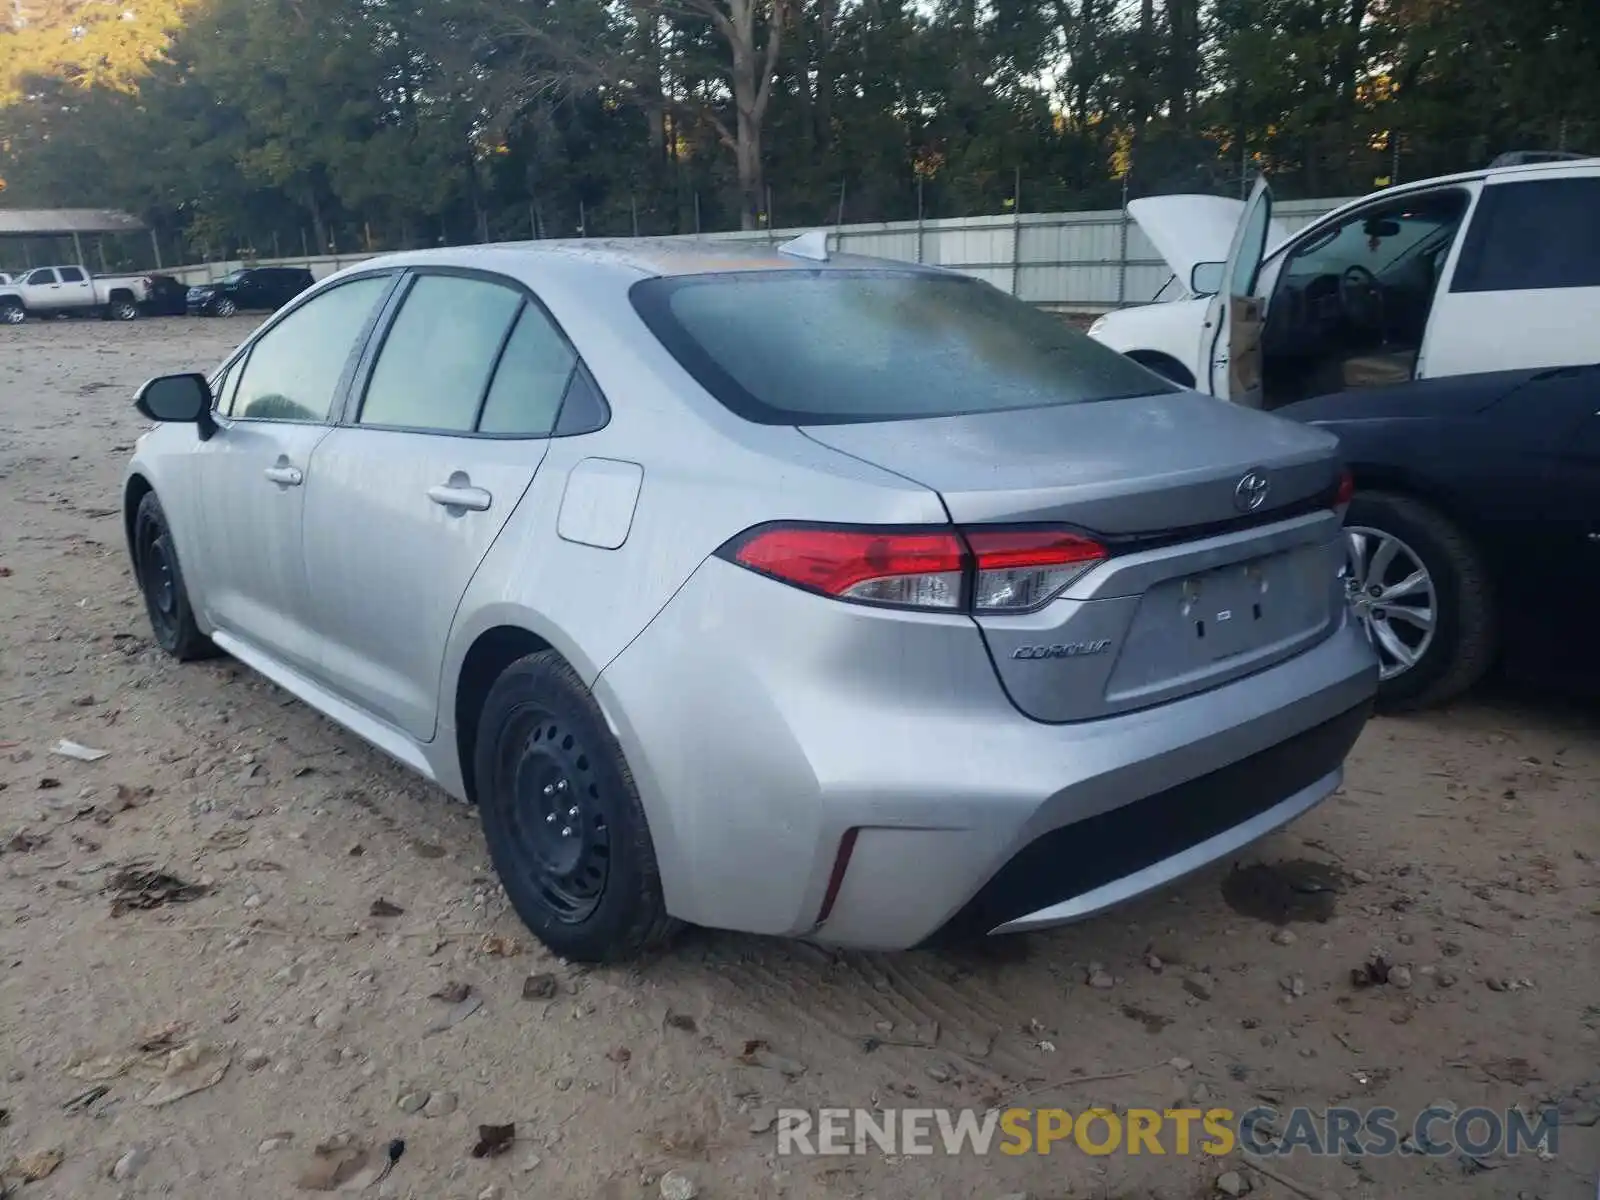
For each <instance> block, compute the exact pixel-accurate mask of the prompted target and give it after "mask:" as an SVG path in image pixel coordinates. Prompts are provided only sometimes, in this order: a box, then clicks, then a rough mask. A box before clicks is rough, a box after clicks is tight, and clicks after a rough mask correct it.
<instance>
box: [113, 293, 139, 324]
mask: <svg viewBox="0 0 1600 1200" xmlns="http://www.w3.org/2000/svg"><path fill="white" fill-rule="evenodd" d="M106 316H107V317H109V318H110V319H111V320H113V321H132V320H135V319H137V317H138V316H139V306H138V304H136V303H135V302H134V301H132V300H130V299H128V298H127V297H126V296H121V297H118V298H117V299H114V300H112V301H111V303H110V304H108V305H106Z"/></svg>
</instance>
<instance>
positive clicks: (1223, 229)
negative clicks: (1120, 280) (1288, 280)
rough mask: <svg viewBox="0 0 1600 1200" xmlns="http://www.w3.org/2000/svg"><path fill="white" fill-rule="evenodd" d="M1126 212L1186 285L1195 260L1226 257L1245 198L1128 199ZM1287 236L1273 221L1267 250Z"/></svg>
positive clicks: (1177, 197) (1176, 197)
mask: <svg viewBox="0 0 1600 1200" xmlns="http://www.w3.org/2000/svg"><path fill="white" fill-rule="evenodd" d="M1128 215H1129V216H1130V217H1132V218H1133V219H1134V220H1135V221H1137V222H1138V224H1139V228H1140V229H1142V230H1143V231H1144V235H1145V237H1147V238H1149V239H1150V242H1151V244H1152V245H1153V246H1155V248H1156V253H1158V254H1160V255H1161V257H1162V258H1164V259H1165V260H1166V262H1167V265H1168V266H1169V267H1171V268H1172V273H1173V274H1174V275H1176V276H1177V277H1178V282H1179V283H1181V284H1182V285H1183V286H1184V287H1185V288H1187V287H1188V286H1189V277H1190V272H1192V271H1193V270H1194V267H1195V264H1196V263H1203V262H1215V263H1219V262H1222V261H1223V260H1225V259H1226V258H1227V257H1228V247H1229V245H1231V244H1232V242H1233V231H1234V230H1235V229H1236V228H1237V227H1238V225H1239V218H1240V217H1242V216H1243V215H1244V201H1243V200H1230V199H1228V198H1227V197H1226V196H1147V197H1145V198H1144V199H1143V200H1130V201H1128ZM1288 236H1289V230H1288V228H1287V227H1286V226H1284V224H1283V223H1282V222H1281V221H1277V220H1274V221H1273V222H1272V224H1271V226H1270V227H1269V231H1268V233H1267V248H1268V250H1269V251H1270V250H1271V249H1272V248H1273V247H1275V246H1276V245H1278V243H1279V242H1281V241H1283V240H1284V238H1286V237H1288Z"/></svg>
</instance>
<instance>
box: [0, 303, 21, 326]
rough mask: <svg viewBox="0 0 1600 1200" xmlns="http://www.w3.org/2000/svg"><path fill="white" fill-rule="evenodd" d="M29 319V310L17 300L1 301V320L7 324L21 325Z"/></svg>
mask: <svg viewBox="0 0 1600 1200" xmlns="http://www.w3.org/2000/svg"><path fill="white" fill-rule="evenodd" d="M27 319H28V310H27V309H25V308H23V307H22V305H21V304H19V303H18V302H17V301H15V300H6V301H0V321H4V322H5V323H6V324H7V325H21V324H22V323H23V322H24V321H26V320H27Z"/></svg>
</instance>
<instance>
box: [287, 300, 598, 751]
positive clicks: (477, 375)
mask: <svg viewBox="0 0 1600 1200" xmlns="http://www.w3.org/2000/svg"><path fill="white" fill-rule="evenodd" d="M576 362H577V357H576V355H575V354H574V352H573V351H572V349H571V347H570V346H569V345H568V343H567V342H566V340H565V339H564V338H563V337H562V335H561V334H560V332H559V331H558V330H557V329H556V327H555V326H554V324H553V323H552V322H551V320H550V319H549V318H548V317H547V316H546V315H545V313H544V310H543V309H542V308H540V307H539V306H538V305H537V304H535V303H533V302H531V301H530V300H529V299H528V298H527V297H526V296H525V294H524V293H523V291H521V290H520V289H519V288H518V287H517V286H516V285H514V284H512V283H510V282H509V281H502V280H499V279H498V278H496V277H491V276H483V275H476V274H473V275H466V274H460V273H442V272H441V273H430V272H423V273H420V274H418V275H417V276H416V278H415V279H414V281H413V282H412V283H411V285H410V290H409V292H408V293H407V294H406V297H405V299H404V301H403V302H402V304H401V305H400V308H399V311H398V313H397V314H396V315H395V317H394V319H393V322H392V323H391V324H390V326H389V329H388V331H387V333H386V334H384V336H383V343H382V347H381V349H380V350H379V351H378V354H377V356H376V358H375V360H374V362H373V365H372V368H371V371H370V373H369V375H368V378H367V381H366V385H365V390H364V395H363V397H362V399H361V402H360V405H359V409H358V411H356V412H354V413H353V414H352V415H351V420H350V423H348V424H345V425H342V426H340V427H339V428H338V429H335V430H334V431H333V433H332V434H330V435H329V436H328V438H327V439H326V440H325V441H323V442H321V443H320V444H319V445H318V446H317V449H316V453H315V454H314V455H313V456H312V462H311V466H312V472H311V477H310V484H309V487H308V489H307V498H306V504H307V526H306V571H307V578H308V580H309V583H310V588H311V597H312V605H313V614H314V620H315V622H316V625H317V628H318V630H319V632H321V633H322V634H323V637H324V650H323V653H324V662H323V678H324V680H325V682H326V684H327V686H329V687H330V688H332V689H333V690H334V691H335V692H338V693H339V694H341V695H343V696H344V697H345V698H346V699H348V700H350V701H352V702H353V703H355V704H357V705H358V706H360V707H361V708H363V709H365V710H366V711H367V712H368V713H370V714H371V715H373V716H375V717H377V718H378V719H380V720H383V721H386V722H388V723H389V724H391V725H393V726H395V727H396V728H399V729H401V730H403V731H404V732H405V733H407V734H409V735H410V736H411V737H413V738H415V739H416V740H418V741H427V740H429V739H431V738H432V737H433V734H434V729H435V726H436V724H437V720H438V695H439V671H440V664H441V663H442V661H443V658H444V648H445V644H446V642H447V641H448V639H449V636H450V627H451V625H452V623H453V621H454V619H455V613H456V607H457V605H458V604H459V603H460V600H461V597H462V595H463V594H464V593H465V592H466V589H467V584H468V583H469V582H470V581H471V579H472V576H473V573H474V572H475V571H476V570H477V569H478V565H479V563H481V562H482V561H483V557H484V555H485V554H487V553H488V551H489V547H490V546H491V545H493V543H494V541H495V539H496V538H497V537H498V536H499V535H500V531H501V529H502V528H504V526H505V523H506V520H507V518H509V517H510V515H511V513H512V511H513V510H514V509H515V508H516V507H517V504H518V503H519V502H520V501H521V499H522V496H523V493H524V492H526V491H527V489H528V485H529V484H530V483H532V482H533V476H534V473H535V472H536V471H537V470H538V468H539V464H540V463H541V462H542V461H543V459H544V455H545V450H546V448H547V445H548V442H547V441H546V438H547V437H548V435H549V433H550V431H551V430H552V429H553V428H554V426H555V420H556V416H557V413H558V410H559V408H560V404H561V400H562V396H563V394H564V391H565V389H566V386H567V382H568V379H569V377H570V376H571V375H572V374H573V370H574V367H575V365H576ZM527 569H528V570H530V571H533V570H537V569H538V564H537V563H536V562H532V561H530V562H528V563H527Z"/></svg>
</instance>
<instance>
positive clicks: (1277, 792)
mask: <svg viewBox="0 0 1600 1200" xmlns="http://www.w3.org/2000/svg"><path fill="white" fill-rule="evenodd" d="M1072 667H1073V664H1072V663H1071V661H1070V660H1065V661H1062V662H1061V663H1059V664H1056V666H1055V669H1059V670H1064V671H1065V670H1071V669H1072ZM1376 683H1377V671H1376V665H1375V662H1374V660H1373V657H1372V652H1371V648H1370V647H1369V646H1368V645H1367V642H1366V639H1365V637H1364V636H1363V635H1362V634H1361V632H1360V631H1359V629H1358V628H1357V627H1356V626H1355V625H1354V623H1353V622H1350V621H1348V620H1343V621H1341V622H1340V624H1339V626H1338V628H1337V629H1335V631H1334V632H1333V633H1332V634H1331V635H1330V636H1328V637H1327V638H1325V639H1324V640H1323V641H1321V642H1319V643H1318V644H1316V645H1315V646H1312V647H1311V648H1309V649H1307V650H1305V651H1304V652H1302V653H1301V654H1299V655H1296V656H1295V657H1294V658H1291V659H1289V660H1287V661H1284V662H1281V663H1278V664H1276V665H1275V666H1272V667H1270V668H1267V669H1265V670H1262V671H1259V672H1257V673H1255V674H1253V675H1250V676H1248V677H1246V678H1243V679H1238V680H1235V681H1233V682H1230V683H1228V684H1225V685H1223V686H1221V687H1217V688H1213V689H1211V690H1210V691H1207V692H1204V693H1200V694H1198V695H1193V696H1189V697H1186V698H1183V699H1180V700H1175V701H1171V702H1169V703H1165V704H1161V705H1158V706H1155V707H1152V708H1147V709H1142V710H1139V711H1136V712H1130V713H1123V714H1120V715H1117V716H1113V717H1108V718H1105V719H1101V720H1094V721H1084V722H1078V723H1072V724H1045V723H1041V722H1037V721H1033V720H1030V719H1029V718H1027V717H1025V716H1023V715H1021V714H1020V713H1019V712H1018V711H1017V710H1016V708H1015V707H1014V706H1013V705H1012V704H1011V703H1010V701H1009V700H1007V698H1006V697H1005V694H1004V693H1003V692H1002V691H1001V689H1000V687H999V684H998V682H997V680H996V677H995V674H994V671H993V669H992V667H991V666H990V663H989V661H988V656H987V652H986V650H985V649H984V646H983V642H982V639H981V638H980V637H979V636H978V633H977V630H976V628H975V627H974V626H973V625H972V623H971V622H970V621H969V620H968V619H967V618H964V617H955V616H945V615H940V614H906V613H898V612H894V613H891V612H885V611H884V610H880V609H873V608H867V607H864V606H856V605H847V604H840V603H838V602H836V601H832V600H828V599H824V598H822V597H818V596H814V595H811V594H808V593H804V592H800V591H798V590H796V589H793V588H788V587H785V586H783V585H781V584H778V583H775V582H773V581H771V580H767V579H763V578H760V577H758V576H756V575H753V574H751V573H750V572H747V571H744V570H742V569H741V568H738V567H736V566H732V565H730V564H728V563H725V562H722V561H720V560H716V559H713V560H710V561H708V562H707V563H706V564H705V565H704V566H702V567H701V569H700V570H699V571H698V572H697V573H696V575H695V576H694V577H693V578H691V579H690V581H689V582H688V583H687V584H686V585H685V586H684V588H683V589H682V590H681V591H680V592H679V594H678V595H677V596H676V597H675V598H674V600H673V601H672V603H671V604H669V605H668V606H667V608H666V609H665V610H664V611H663V612H662V613H661V614H660V615H659V616H658V617H657V619H656V620H655V621H654V622H653V623H652V624H651V625H650V627H649V628H647V629H646V630H645V631H644V632H643V633H642V634H641V635H640V636H639V637H638V638H637V639H635V641H634V642H633V643H632V644H631V645H630V646H629V647H628V649H627V650H625V651H624V652H623V653H622V654H621V655H619V656H618V657H617V659H616V660H615V661H614V662H613V663H612V664H610V665H609V666H608V667H607V668H606V669H605V670H604V671H603V672H602V673H601V675H600V678H599V679H598V680H597V682H596V687H595V692H596V696H597V697H598V699H599V700H600V702H601V705H602V707H603V708H604V709H605V711H606V713H607V715H608V718H609V719H610V720H611V722H612V725H613V728H614V731H615V732H616V734H617V736H618V739H619V740H620V742H621V743H622V746H623V749H624V752H625V753H626V754H627V756H628V760H629V763H630V766H631V767H632V768H633V772H634V776H635V779H636V781H637V783H638V786H639V790H640V795H641V799H642V800H643V802H644V805H645V811H646V815H647V817H648V819H649V821H650V826H651V833H652V837H653V839H654V842H655V845H656V852H657V859H658V862H659V865H660V868H661V876H662V883H663V888H664V890H665V892H666V898H667V905H668V908H669V909H670V910H671V911H672V912H673V913H674V915H677V916H679V917H682V918H683V919H685V920H688V921H692V922H695V923H697V924H704V925H711V926H716V927H723V928H733V929H742V930H749V931H752V932H760V933H775V934H788V935H807V936H814V937H816V938H818V939H820V940H824V941H828V942H833V943H839V944H844V945H852V946H861V947H873V948H882V949H897V948H903V947H907V946H912V945H916V944H919V943H922V942H924V941H926V940H928V939H929V938H931V937H933V936H934V935H936V934H942V933H950V934H955V933H980V934H981V933H987V932H991V931H1002V930H1004V931H1011V930H1019V929H1032V928H1042V927H1044V926H1047V925H1055V924H1062V923H1065V922H1068V921H1072V920H1076V919H1079V918H1081V917H1083V916H1087V915H1088V914H1090V913H1092V912H1094V911H1098V910H1099V909H1101V908H1104V907H1106V906H1108V905H1111V904H1114V903H1117V902H1120V901H1121V900H1125V899H1127V898H1129V897H1131V896H1133V895H1136V894H1138V893H1140V892H1143V891H1147V890H1149V889H1150V888H1153V887H1158V886H1160V885H1162V884H1164V883H1166V882H1168V881H1170V880H1171V879H1174V878H1177V877H1178V876H1180V875H1183V874H1185V873H1187V872H1189V871H1192V870H1194V869H1196V868H1198V867H1200V866H1202V865H1204V864H1205V863H1207V862H1210V861H1213V860H1215V859H1217V858H1220V857H1223V856H1225V855H1227V854H1229V853H1231V852H1232V851H1234V850H1236V849H1238V848H1239V847H1240V846H1242V845H1244V844H1246V843H1248V842H1250V841H1252V840H1254V839H1255V838H1257V837H1260V836H1261V835H1262V834H1264V833H1266V832H1267V831H1269V830H1270V829H1272V828H1275V827H1276V826H1278V825H1281V824H1283V823H1285V822H1287V821H1289V820H1291V819H1293V818H1294V817H1295V816H1297V815H1299V814H1300V813H1301V812H1304V811H1305V810H1306V809H1308V808H1310V807H1311V806H1312V805H1314V804H1315V803H1316V802H1317V801H1319V800H1320V799H1322V798H1323V797H1324V796H1326V795H1327V794H1328V793H1329V792H1331V791H1332V790H1333V789H1334V788H1335V787H1337V786H1338V784H1339V781H1340V778H1341V769H1342V767H1341V764H1342V762H1343V759H1344V755H1345V753H1346V751H1348V749H1349V747H1350V745H1351V744H1352V743H1353V742H1354V740H1355V738H1356V736H1357V735H1358V734H1359V732H1360V729H1361V726H1362V724H1363V722H1364V720H1365V717H1366V711H1367V706H1368V704H1369V703H1370V701H1371V698H1372V695H1373V692H1374V690H1375V688H1376Z"/></svg>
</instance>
